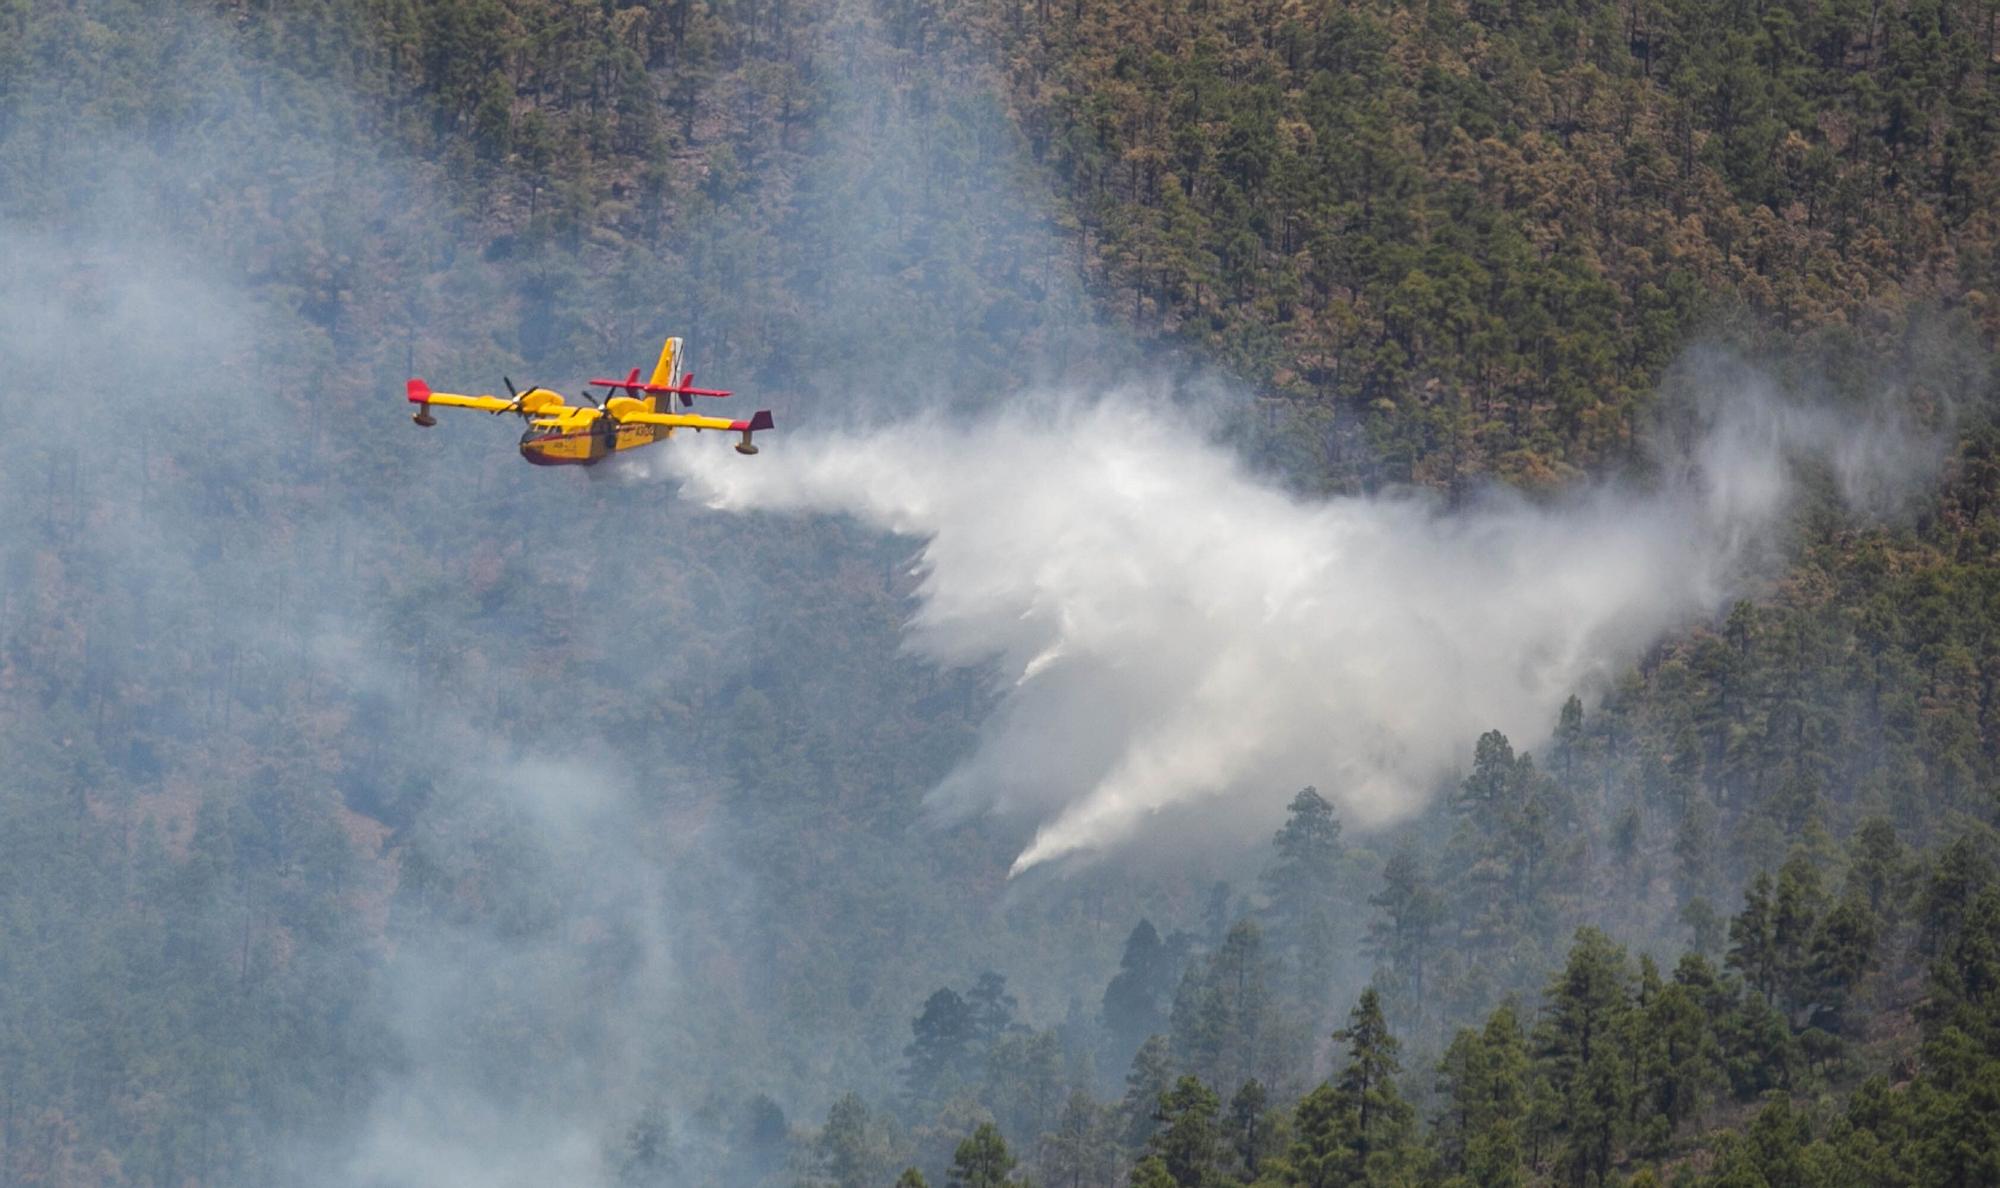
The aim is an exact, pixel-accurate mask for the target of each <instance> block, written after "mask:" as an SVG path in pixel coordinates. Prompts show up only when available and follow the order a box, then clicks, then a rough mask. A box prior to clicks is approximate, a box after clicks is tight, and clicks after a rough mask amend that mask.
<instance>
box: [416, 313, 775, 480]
mask: <svg viewBox="0 0 2000 1188" xmlns="http://www.w3.org/2000/svg"><path fill="white" fill-rule="evenodd" d="M502 378H503V379H504V378H505V377H502ZM590 382H591V383H592V384H593V385H597V386H601V387H603V388H604V401H603V403H601V404H600V403H598V402H597V401H596V400H595V398H593V397H591V396H589V395H585V396H584V399H586V400H589V401H591V406H590V407H582V406H576V405H570V404H567V403H565V402H564V401H563V398H562V394H561V393H560V392H552V391H550V390H549V389H547V388H529V389H528V390H527V391H525V392H516V391H514V381H512V380H506V384H507V391H508V393H509V394H510V395H512V397H513V399H511V400H502V399H500V398H499V397H498V396H459V395H455V394H453V393H450V392H433V391H431V389H430V385H429V384H426V383H425V382H424V381H422V380H420V379H413V380H411V381H410V382H409V384H408V388H409V394H410V403H411V404H414V405H416V406H417V411H416V415H415V416H413V417H411V418H410V419H411V420H413V421H415V422H416V423H417V424H419V425H422V426H424V427H425V428H429V427H430V426H432V425H435V424H437V419H436V418H434V417H432V416H431V406H432V405H441V406H443V407H445V408H476V409H478V410H479V411H481V412H487V413H492V414H494V415H495V416H498V415H499V414H501V413H518V414H520V416H521V418H522V419H523V420H525V421H527V422H528V427H527V429H526V430H524V431H523V432H522V434H521V456H522V457H523V458H526V459H527V460H528V461H530V462H532V463H534V464H535V465H537V466H590V465H593V464H595V463H598V462H602V461H604V460H605V459H606V458H609V457H610V456H611V455H613V454H615V453H617V452H619V451H620V450H635V449H638V448H639V447H640V446H649V445H652V444H653V443H654V442H656V441H665V440H666V439H668V438H670V437H672V436H673V435H674V430H676V429H693V430H695V431H697V432H699V431H700V430H703V429H717V430H721V431H723V432H727V433H741V434H742V435H743V440H742V441H739V442H737V443H736V452H737V453H739V454H754V453H756V452H757V446H756V445H755V444H754V443H753V442H752V441H751V440H750V435H751V434H753V433H755V432H757V431H758V430H760V429H769V428H770V427H771V414H770V413H768V412H765V411H763V410H761V409H760V410H759V411H758V412H757V414H756V415H755V416H752V417H751V418H750V419H749V420H747V421H730V420H725V419H723V418H722V417H699V416H695V415H694V414H692V413H677V412H673V411H671V410H672V408H673V401H672V399H671V398H672V397H675V396H678V397H680V401H681V407H682V408H687V407H690V406H692V405H693V404H694V398H695V397H697V396H727V395H729V394H730V393H728V392H725V391H720V390H716V389H712V388H697V387H695V386H694V375H693V374H692V373H690V374H688V375H685V376H684V375H682V374H681V340H680V339H678V338H669V339H668V340H667V342H666V345H665V346H663V347H661V348H660V361H659V363H658V364H656V365H655V366H654V368H653V377H652V379H651V380H649V381H647V382H646V383H643V384H642V383H640V382H639V369H638V368H636V367H634V368H633V369H632V374H630V375H628V376H626V377H625V378H624V379H622V380H612V379H594V380H591V381H590ZM621 392H622V393H627V394H626V395H614V394H613V393H621ZM661 396H666V397H669V400H668V402H667V408H668V409H669V411H667V412H660V411H658V410H657V408H656V403H655V402H656V401H657V399H658V398H659V397H661Z"/></svg>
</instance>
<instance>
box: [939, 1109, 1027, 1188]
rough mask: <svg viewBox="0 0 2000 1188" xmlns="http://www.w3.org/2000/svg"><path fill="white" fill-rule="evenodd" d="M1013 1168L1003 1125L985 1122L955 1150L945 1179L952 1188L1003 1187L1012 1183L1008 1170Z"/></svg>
mask: <svg viewBox="0 0 2000 1188" xmlns="http://www.w3.org/2000/svg"><path fill="white" fill-rule="evenodd" d="M1013 1170H1014V1156H1013V1155H1012V1154H1011V1153H1010V1152H1009V1151H1008V1150H1007V1141H1006V1140H1005V1139H1003V1138H1001V1137H1000V1128H999V1127H997V1126H995V1125H993V1124H992V1123H991V1122H982V1123H980V1124H979V1128H978V1129H976V1130H974V1131H973V1132H972V1134H971V1136H970V1137H968V1138H967V1139H966V1140H965V1141H964V1142H962V1143H960V1144H958V1150H956V1151H954V1152H953V1153H952V1157H951V1174H950V1175H949V1176H948V1177H946V1179H945V1183H946V1184H947V1185H948V1186H949V1188H1004V1185H1006V1184H1007V1183H1009V1181H1008V1179H1007V1173H1009V1172H1011V1171H1013Z"/></svg>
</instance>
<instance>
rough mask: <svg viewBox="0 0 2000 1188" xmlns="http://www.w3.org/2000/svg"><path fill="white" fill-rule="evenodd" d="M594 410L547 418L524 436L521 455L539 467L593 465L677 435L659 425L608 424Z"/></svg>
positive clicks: (532, 427)
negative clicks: (576, 415) (621, 452)
mask: <svg viewBox="0 0 2000 1188" xmlns="http://www.w3.org/2000/svg"><path fill="white" fill-rule="evenodd" d="M591 411H592V415H591V416H590V417H589V419H584V418H580V417H562V418H559V419H558V418H544V419H540V420H536V421H534V422H533V423H531V424H530V425H529V426H528V428H527V431H526V432H524V433H522V434H521V456H522V457H523V458H526V459H527V460H528V461H529V462H532V463H534V464H535V465H536V466H593V465H596V464H597V463H599V462H602V461H604V460H605V459H606V458H609V457H610V456H611V455H613V454H616V453H619V452H620V451H623V450H636V449H638V448H640V447H641V446H649V445H652V444H653V443H654V442H656V441H666V440H667V439H669V438H671V437H672V436H673V435H674V431H673V430H672V429H671V428H668V427H665V426H660V425H621V424H616V423H612V422H606V421H604V420H603V419H601V418H599V417H597V416H596V415H595V413H594V410H591Z"/></svg>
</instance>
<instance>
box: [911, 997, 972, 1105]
mask: <svg viewBox="0 0 2000 1188" xmlns="http://www.w3.org/2000/svg"><path fill="white" fill-rule="evenodd" d="M910 1032H911V1034H912V1036H913V1038H912V1039H911V1041H910V1045H909V1046H908V1047H906V1048H904V1049H903V1058H904V1060H905V1061H906V1064H905V1065H904V1074H903V1075H904V1085H905V1086H906V1091H907V1092H908V1094H909V1096H910V1098H911V1099H912V1100H915V1101H929V1100H931V1099H933V1098H934V1097H936V1096H937V1095H938V1094H939V1093H940V1092H941V1091H942V1090H944V1089H945V1088H946V1087H947V1086H949V1085H951V1084H953V1083H954V1082H956V1081H957V1080H958V1079H960V1078H962V1077H964V1075H965V1072H966V1066H967V1064H968V1062H969V1060H970V1058H971V1050H972V1046H973V1042H974V1040H975V1039H976V1038H977V1037H978V1034H979V1019H978V1016H977V1015H976V1014H975V1013H974V1011H973V1008H972V1007H971V1006H970V1005H968V1004H967V1003H966V1001H965V1000H964V999H963V998H960V997H959V996H958V992H957V991H956V990H952V989H950V988H949V987H944V988H940V989H938V990H936V991H934V992H933V993H932V994H931V996H930V997H929V998H927V999H925V1000H924V1009H923V1012H922V1013H921V1014H919V1015H918V1016H917V1017H916V1018H915V1019H914V1020H912V1021H911V1023H910Z"/></svg>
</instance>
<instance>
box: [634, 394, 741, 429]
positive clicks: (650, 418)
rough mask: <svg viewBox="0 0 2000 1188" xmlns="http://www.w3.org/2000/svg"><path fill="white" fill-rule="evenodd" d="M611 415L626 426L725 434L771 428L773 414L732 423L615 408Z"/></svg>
mask: <svg viewBox="0 0 2000 1188" xmlns="http://www.w3.org/2000/svg"><path fill="white" fill-rule="evenodd" d="M633 403H634V404H637V403H638V401H636V400H635V401H633ZM614 404H615V402H614ZM611 415H612V416H613V417H615V418H617V419H618V421H619V422H620V423H622V424H626V425H664V426H666V427H667V428H669V429H718V430H722V431H724V432H732V433H749V432H755V431H756V430H759V429H769V428H770V427H771V414H770V413H768V412H760V413H758V414H757V415H756V416H753V417H751V418H750V419H749V420H747V421H731V420H729V419H727V418H725V417H697V416H693V415H690V414H688V413H655V412H626V411H624V410H622V409H615V408H614V411H613V412H612V414H611Z"/></svg>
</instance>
